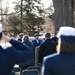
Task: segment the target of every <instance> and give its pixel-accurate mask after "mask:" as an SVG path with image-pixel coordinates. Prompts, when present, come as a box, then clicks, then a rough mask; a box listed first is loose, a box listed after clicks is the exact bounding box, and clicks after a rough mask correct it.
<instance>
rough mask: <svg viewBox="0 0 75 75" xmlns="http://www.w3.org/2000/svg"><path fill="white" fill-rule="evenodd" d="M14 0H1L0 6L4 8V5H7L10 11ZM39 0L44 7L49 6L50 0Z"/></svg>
mask: <svg viewBox="0 0 75 75" xmlns="http://www.w3.org/2000/svg"><path fill="white" fill-rule="evenodd" d="M14 1H16V0H2V7H3V8H5V7H6V6H7V7H9V10H10V12H12V11H13V8H14V6H15V5H14V4H13V2H14ZM41 2H42V3H43V4H44V8H47V7H49V5H50V3H51V2H52V0H41Z"/></svg>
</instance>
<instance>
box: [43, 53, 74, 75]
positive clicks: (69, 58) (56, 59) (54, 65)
mask: <svg viewBox="0 0 75 75" xmlns="http://www.w3.org/2000/svg"><path fill="white" fill-rule="evenodd" d="M42 73H43V74H42V75H75V54H66V53H60V54H58V53H56V54H52V55H49V56H47V57H45V58H44V65H43V67H42Z"/></svg>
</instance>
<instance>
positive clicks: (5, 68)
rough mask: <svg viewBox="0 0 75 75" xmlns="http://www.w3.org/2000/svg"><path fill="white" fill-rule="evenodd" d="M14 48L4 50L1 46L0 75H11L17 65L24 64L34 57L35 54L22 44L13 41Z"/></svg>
mask: <svg viewBox="0 0 75 75" xmlns="http://www.w3.org/2000/svg"><path fill="white" fill-rule="evenodd" d="M10 44H11V45H12V47H8V48H6V49H3V48H2V47H1V46H0V75H11V71H12V68H13V66H14V65H15V64H19V63H23V62H25V61H28V60H29V59H31V58H32V57H33V52H32V50H30V49H29V48H28V47H26V46H25V45H23V44H22V43H20V42H18V41H16V40H13V39H11V40H10Z"/></svg>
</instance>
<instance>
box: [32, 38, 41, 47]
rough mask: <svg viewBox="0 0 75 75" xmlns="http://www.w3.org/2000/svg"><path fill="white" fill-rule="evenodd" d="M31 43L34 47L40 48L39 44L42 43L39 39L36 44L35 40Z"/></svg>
mask: <svg viewBox="0 0 75 75" xmlns="http://www.w3.org/2000/svg"><path fill="white" fill-rule="evenodd" d="M32 43H33V44H34V46H35V47H37V46H40V44H41V43H42V40H40V39H39V40H38V42H37V40H33V41H32Z"/></svg>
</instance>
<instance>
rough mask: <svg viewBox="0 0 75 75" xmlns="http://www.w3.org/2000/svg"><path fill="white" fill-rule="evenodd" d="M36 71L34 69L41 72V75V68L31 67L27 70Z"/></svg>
mask: <svg viewBox="0 0 75 75" xmlns="http://www.w3.org/2000/svg"><path fill="white" fill-rule="evenodd" d="M31 69H32V70H34V69H36V70H38V71H39V73H40V72H41V66H29V67H28V68H27V70H31Z"/></svg>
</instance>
